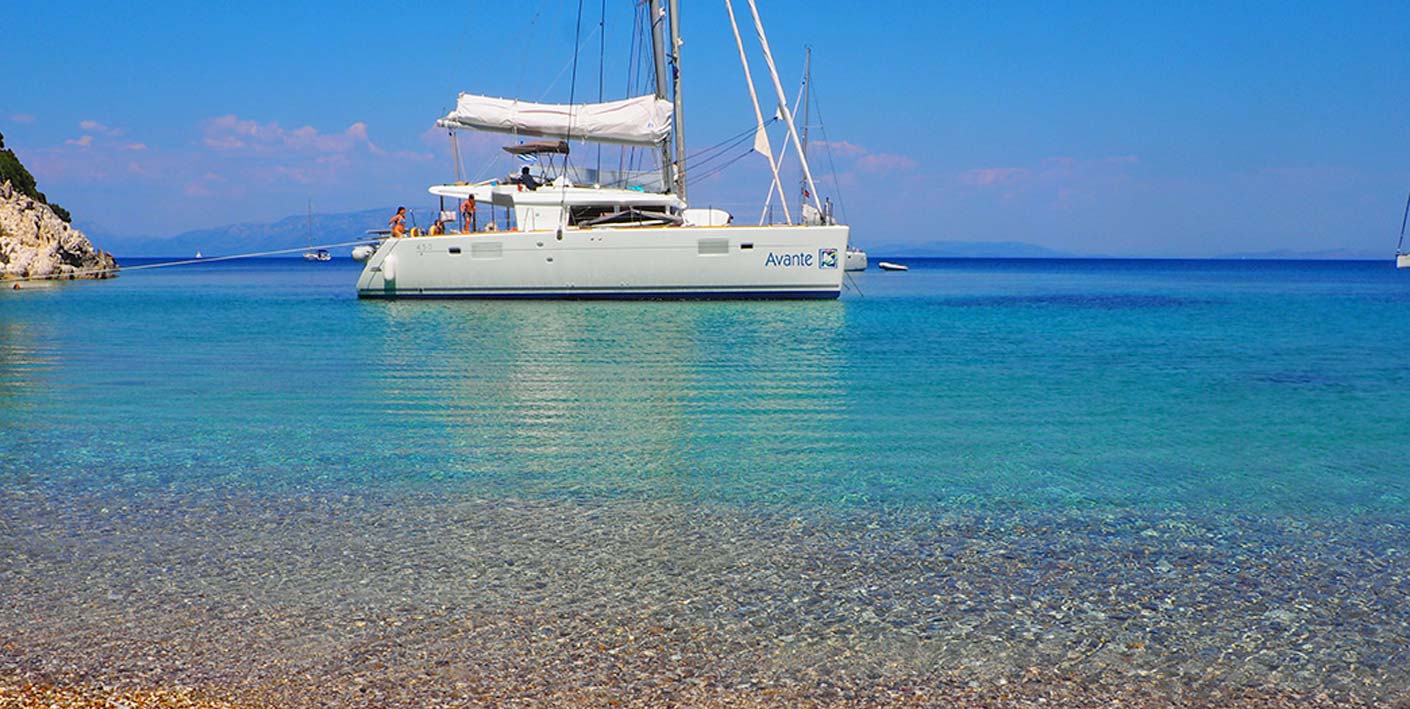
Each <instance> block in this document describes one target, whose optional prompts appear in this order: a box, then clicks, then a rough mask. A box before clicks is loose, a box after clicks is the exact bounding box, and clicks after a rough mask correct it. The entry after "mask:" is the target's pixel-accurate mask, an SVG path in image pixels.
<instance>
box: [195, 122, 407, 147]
mask: <svg viewBox="0 0 1410 709" xmlns="http://www.w3.org/2000/svg"><path fill="white" fill-rule="evenodd" d="M202 133H203V136H202V138H201V144H202V145H204V146H206V147H207V148H210V149H212V150H216V151H221V152H245V153H256V154H270V153H315V154H330V153H347V152H353V151H357V150H366V151H367V152H368V153H371V154H373V155H382V154H383V151H382V149H381V148H379V147H377V145H376V144H375V143H373V142H372V139H371V138H369V137H368V135H367V124H366V123H364V122H362V121H358V122H356V123H353V124H352V125H350V126H348V127H347V128H346V129H345V130H343V131H342V132H341V133H320V132H319V131H318V129H316V128H314V127H313V126H304V127H302V128H295V129H292V130H290V129H287V128H284V127H283V126H280V125H279V124H278V123H277V122H274V121H271V122H269V123H260V122H259V121H254V120H250V119H247V118H240V117H239V116H236V115H235V114H228V115H224V116H217V117H215V118H211V119H209V120H207V121H206V122H205V123H204V125H203V126H202Z"/></svg>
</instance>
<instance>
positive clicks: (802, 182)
mask: <svg viewBox="0 0 1410 709" xmlns="http://www.w3.org/2000/svg"><path fill="white" fill-rule="evenodd" d="M804 49H805V50H806V52H805V53H804V54H803V147H802V151H803V152H802V156H803V157H802V160H803V162H804V163H805V164H806V163H807V162H808V103H809V102H810V101H812V96H811V95H810V94H811V93H812V91H811V89H812V88H813V48H812V46H808V47H805V48H804ZM784 147H787V144H785V145H784ZM798 183H799V184H798V191H799V192H800V193H801V194H799V195H798V214H800V215H801V214H803V205H805V204H807V203H808V180H807V178H804V177H799V178H798Z"/></svg>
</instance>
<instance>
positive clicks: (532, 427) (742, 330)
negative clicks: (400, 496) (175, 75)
mask: <svg viewBox="0 0 1410 709" xmlns="http://www.w3.org/2000/svg"><path fill="white" fill-rule="evenodd" d="M374 310H376V311H378V313H379V314H380V318H381V319H382V320H383V322H384V324H385V331H384V333H383V337H382V339H381V347H382V351H381V352H380V353H377V354H372V353H369V354H372V356H373V357H375V358H377V360H378V361H374V362H369V363H368V364H369V366H367V367H364V368H362V370H361V373H362V375H363V376H366V377H368V378H369V381H367V382H365V384H366V385H368V386H371V387H375V388H377V389H379V390H380V391H381V395H380V397H378V398H379V399H380V401H381V402H382V403H381V406H382V407H383V410H384V413H385V414H386V416H387V417H388V418H389V420H394V421H396V422H397V424H396V426H395V430H393V431H389V432H388V433H387V436H388V439H389V440H387V441H386V442H385V443H384V444H382V445H385V446H388V447H389V448H391V449H395V450H398V451H400V453H399V454H400V455H409V456H419V457H423V458H425V462H426V465H427V466H428V469H427V470H425V471H424V473H425V474H427V475H433V476H457V477H474V478H481V479H484V480H485V481H487V482H493V483H494V484H495V485H496V486H500V485H502V486H507V488H509V490H508V491H512V492H526V493H528V492H547V493H572V492H574V491H577V492H594V493H608V494H611V493H622V492H632V491H636V492H646V491H648V490H654V491H658V492H659V491H662V490H661V488H662V486H663V484H664V485H665V486H666V488H667V490H669V488H670V485H672V484H677V485H680V486H681V487H680V491H681V493H682V494H686V495H689V494H695V493H700V492H704V491H705V490H706V489H707V488H709V489H711V490H713V491H714V492H715V493H721V494H725V495H727V496H733V495H734V494H736V493H742V494H746V495H757V494H759V493H761V492H765V493H766V492H767V490H761V489H759V488H760V486H763V485H764V483H763V482H762V481H761V480H760V479H759V477H758V476H755V475H751V471H756V470H757V471H767V472H768V474H769V475H770V476H771V478H770V479H771V480H772V483H770V484H773V485H777V484H779V483H780V482H781V481H780V479H779V478H778V477H777V476H778V474H779V471H790V472H789V473H788V474H790V475H798V476H806V475H809V474H811V473H812V472H815V471H810V469H809V467H810V466H815V465H817V461H818V460H825V459H826V458H827V456H819V455H818V453H819V451H820V450H821V449H825V448H826V447H827V446H829V445H831V442H832V439H833V437H834V433H833V431H834V429H835V426H834V425H833V424H832V423H831V422H832V421H834V420H835V419H837V418H838V417H840V416H842V415H843V413H844V411H843V407H844V405H845V399H844V391H843V382H842V375H841V373H842V371H843V370H844V362H843V360H844V358H845V355H844V353H843V347H842V342H841V335H840V334H839V333H840V331H841V328H842V327H843V320H844V316H845V306H844V305H843V304H842V303H838V302H817V303H728V302H721V303H681V302H660V303H630V304H629V303H615V302H585V303H562V302H557V303H555V302H540V301H525V302H514V303H504V302H445V303H437V304H428V303H425V302H403V301H388V302H383V303H379V304H378V307H376V308H374ZM803 461H811V462H808V463H806V464H804V463H803Z"/></svg>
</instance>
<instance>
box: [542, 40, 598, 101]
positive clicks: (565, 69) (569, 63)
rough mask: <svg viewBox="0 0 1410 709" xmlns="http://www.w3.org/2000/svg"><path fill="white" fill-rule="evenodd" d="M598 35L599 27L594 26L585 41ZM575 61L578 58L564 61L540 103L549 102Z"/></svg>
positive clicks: (545, 90) (544, 91)
mask: <svg viewBox="0 0 1410 709" xmlns="http://www.w3.org/2000/svg"><path fill="white" fill-rule="evenodd" d="M596 36H597V28H595V27H594V28H593V30H592V33H591V34H589V35H588V36H587V40H585V41H589V42H590V41H592V38H593V37H596ZM574 61H576V59H574V60H572V61H567V62H564V63H563V68H561V69H559V70H558V73H557V74H556V75H554V77H553V81H550V82H549V83H548V88H546V89H544V90H543V93H541V94H539V103H547V102H548V95H549V94H550V93H552V92H553V89H554V87H556V86H558V80H559V79H562V78H563V75H564V74H566V73H568V70H569V69H573V68H574V67H573V63H574Z"/></svg>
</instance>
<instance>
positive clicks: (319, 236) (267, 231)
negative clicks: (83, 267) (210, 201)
mask: <svg viewBox="0 0 1410 709" xmlns="http://www.w3.org/2000/svg"><path fill="white" fill-rule="evenodd" d="M395 211H396V210H395V208H390V207H384V208H382V209H367V210H363V211H360V212H345V213H342V214H314V215H313V220H312V229H310V226H309V218H308V216H307V215H303V214H300V215H296V216H291V217H285V218H283V219H280V220H279V221H277V222H267V223H262V224H255V223H251V224H230V225H227V226H221V227H215V228H212V229H197V230H195V231H188V232H183V233H180V234H177V235H175V236H168V237H158V238H153V237H134V236H121V235H117V234H110V233H104V230H103V229H102V228H101V227H99V226H96V225H94V226H88V225H82V224H80V227H81V228H82V227H85V226H86V227H87V229H86V231H88V232H89V233H90V234H93V235H94V236H93V237H92V238H94V239H95V240H97V241H98V242H99V243H101V244H102V245H103V248H104V249H106V250H108V251H109V252H111V253H113V254H115V255H116V256H117V257H118V258H119V259H121V258H123V257H139V258H140V257H161V256H168V257H175V256H190V255H192V254H194V253H196V252H197V251H200V252H201V253H202V255H204V256H225V255H231V254H248V253H256V252H264V251H277V250H280V249H301V248H304V247H307V246H308V245H309V244H310V243H312V244H332V243H341V242H344V241H354V240H356V239H359V238H361V237H363V236H365V235H366V233H367V230H368V229H378V228H386V225H387V218H388V216H389V215H391V214H392V213H393V212H395ZM310 234H311V237H310ZM294 255H297V254H294Z"/></svg>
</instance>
